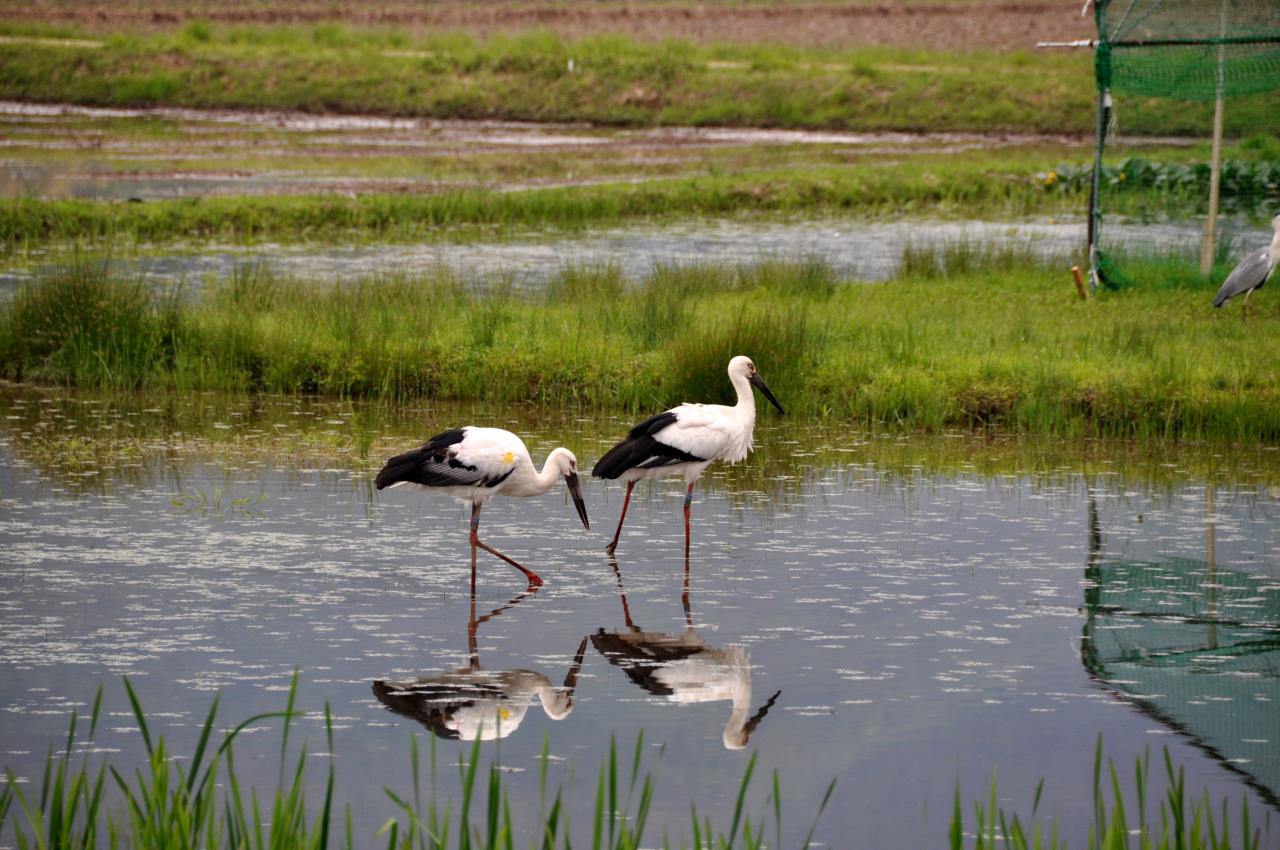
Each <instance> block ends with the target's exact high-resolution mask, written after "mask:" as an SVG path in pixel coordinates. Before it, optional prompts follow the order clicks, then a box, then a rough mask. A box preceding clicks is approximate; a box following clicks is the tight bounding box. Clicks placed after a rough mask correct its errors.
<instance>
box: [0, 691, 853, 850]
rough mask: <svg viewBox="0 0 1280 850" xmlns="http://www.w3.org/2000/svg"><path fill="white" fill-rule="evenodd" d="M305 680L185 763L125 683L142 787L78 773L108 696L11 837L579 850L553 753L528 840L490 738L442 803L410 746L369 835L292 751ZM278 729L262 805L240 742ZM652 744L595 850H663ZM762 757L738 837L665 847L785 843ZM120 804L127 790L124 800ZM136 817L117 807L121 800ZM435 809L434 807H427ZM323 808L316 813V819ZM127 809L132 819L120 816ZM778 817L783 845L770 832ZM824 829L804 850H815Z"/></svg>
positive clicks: (209, 732)
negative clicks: (318, 794) (245, 770)
mask: <svg viewBox="0 0 1280 850" xmlns="http://www.w3.org/2000/svg"><path fill="white" fill-rule="evenodd" d="M297 687H298V676H297V673H296V672H295V673H294V676H293V679H292V681H291V683H290V687H289V694H288V697H287V699H286V703H285V707H284V710H283V711H279V712H269V713H264V714H258V715H255V716H253V717H250V718H249V719H247V720H245V721H243V722H241V723H239V724H238V725H236V726H235V727H233V728H232V729H231V730H230V731H228V732H225V733H222V734H221V735H218V734H216V733H215V728H216V724H217V719H218V702H219V700H218V699H217V698H215V699H214V701H213V704H212V706H210V708H209V711H208V713H207V714H206V715H205V720H204V723H203V725H202V726H201V729H200V735H199V739H198V741H197V743H196V745H195V749H194V750H193V752H192V754H191V755H190V757H189V758H185V759H184V758H180V757H178V755H177V754H175V753H171V752H170V751H169V748H168V746H167V745H166V742H165V739H164V737H163V736H162V735H153V734H152V731H151V727H150V724H149V723H148V721H147V715H146V712H145V710H144V709H143V706H142V704H141V702H140V701H139V699H138V695H137V693H136V692H135V691H134V689H133V686H132V684H131V683H130V682H129V680H128V679H127V678H126V679H125V680H124V688H125V692H126V694H127V696H128V698H129V704H130V707H131V710H132V713H133V718H134V721H135V722H136V723H137V726H138V732H139V734H140V735H141V736H142V741H143V744H144V746H145V748H146V756H147V758H146V764H145V766H144V767H142V768H139V769H137V770H135V771H134V772H133V774H132V776H130V775H129V773H128V771H127V768H125V767H124V766H123V765H115V764H109V763H107V761H106V760H100V761H99V762H98V763H97V764H96V765H91V763H90V762H91V760H90V758H89V756H88V755H87V754H86V755H85V756H84V757H83V758H81V759H80V761H79V764H75V763H73V759H74V756H73V753H74V747H75V746H76V745H77V744H81V745H83V744H84V743H85V742H91V741H92V740H93V736H94V733H95V732H96V730H97V727H98V722H99V720H100V719H101V716H102V714H101V711H102V689H101V687H99V689H98V692H97V695H96V697H95V699H94V702H93V709H92V711H91V713H90V716H89V730H88V733H87V735H84V736H83V737H78V736H79V735H80V721H79V718H78V717H77V715H76V714H75V713H74V712H73V713H72V715H71V721H70V725H69V729H68V732H67V737H66V739H65V744H64V747H63V749H62V750H61V751H56V752H55V751H54V749H53V748H52V747H51V748H50V750H49V753H48V755H47V756H46V758H45V763H44V771H43V776H42V777H41V781H40V788H39V793H38V794H36V793H33V792H29V791H28V790H25V787H26V786H25V783H23V782H20V781H19V779H18V777H17V776H15V775H14V773H13V772H12V770H7V771H6V773H5V777H4V779H3V784H2V785H0V837H4V838H7V839H9V840H13V841H15V842H16V846H17V847H19V848H21V850H27V848H36V850H53V848H58V850H94V849H95V848H98V847H101V846H104V845H105V846H109V847H119V846H126V847H131V848H134V849H135V850H170V849H171V850H189V848H195V847H202V848H209V850H214V848H224V847H225V848H237V850H240V848H243V850H267V848H270V849H271V850H325V848H329V847H341V848H347V850H352V848H355V847H369V846H375V845H380V844H382V843H384V842H385V846H386V847H387V850H449V848H456V850H511V848H514V847H515V846H516V845H517V843H519V844H522V845H523V844H524V836H525V835H527V836H528V839H529V844H528V846H529V847H531V848H539V847H541V848H542V850H555V848H557V847H563V848H565V850H568V848H569V847H571V846H572V845H571V837H570V832H571V823H570V816H569V811H568V806H567V804H566V802H565V800H564V798H563V789H555V790H554V792H552V789H550V788H549V787H548V783H547V779H548V766H549V756H550V754H549V751H548V744H547V741H546V739H544V741H543V748H542V757H541V760H540V763H539V773H538V799H539V803H540V805H539V816H538V822H537V823H536V824H529V825H525V826H524V827H523V828H524V830H525V832H523V833H522V832H519V831H518V829H517V825H516V824H515V823H514V821H513V819H512V815H511V806H510V793H511V792H510V790H509V789H508V787H507V785H506V783H507V782H509V781H510V780H505V781H504V778H503V773H502V771H501V769H500V767H499V765H498V763H497V762H496V760H495V761H494V762H492V763H490V764H489V765H488V769H487V770H482V769H481V762H482V759H481V746H480V745H481V742H480V740H479V739H477V740H476V741H475V742H474V743H473V744H472V746H471V747H470V751H469V753H468V754H467V756H466V758H465V759H464V758H463V756H462V755H461V754H460V755H459V758H458V763H457V776H458V790H457V796H456V799H457V801H458V802H459V805H458V808H457V810H456V811H455V810H454V808H453V804H454V800H455V797H454V795H453V794H451V793H450V792H449V791H448V789H445V790H444V794H445V795H448V796H446V797H443V798H442V793H441V787H440V786H441V785H442V784H443V783H441V782H440V781H439V780H438V778H437V771H436V749H435V739H434V738H433V739H432V741H431V751H430V758H429V763H428V768H429V774H428V777H427V780H428V782H429V787H428V788H427V789H426V791H427V793H426V794H425V795H424V789H423V785H424V777H423V765H422V759H421V756H420V753H419V750H418V738H417V736H416V735H415V736H411V737H410V739H409V743H410V746H409V756H410V759H409V761H410V771H411V774H410V775H411V792H410V793H404V792H397V791H395V790H393V789H391V788H387V787H385V786H384V791H385V793H386V795H387V798H388V800H389V801H390V803H391V804H392V806H393V807H394V811H395V812H396V814H395V815H393V816H392V817H391V818H389V819H388V820H387V821H386V823H384V824H383V826H382V827H381V829H379V830H378V831H377V834H376V835H375V836H364V835H362V836H359V838H357V836H356V835H355V832H354V828H353V819H352V813H351V809H350V807H349V806H344V807H342V809H341V810H339V808H338V804H337V802H336V801H335V799H334V784H335V769H334V763H333V761H332V760H330V762H329V768H328V771H327V773H326V776H325V780H324V784H323V786H322V787H323V789H324V790H323V797H322V799H321V800H320V802H319V805H318V806H316V805H315V800H314V799H309V798H308V793H307V789H308V788H309V787H310V788H315V783H314V781H313V779H312V777H311V776H310V775H309V771H308V767H307V761H308V754H307V747H306V744H305V743H304V744H303V745H302V746H301V747H299V748H298V752H297V754H296V761H291V758H292V757H293V754H292V753H291V752H290V748H289V739H290V734H291V730H292V724H293V721H294V720H295V719H296V718H297V717H300V716H302V712H301V711H299V710H297V709H296V697H297ZM324 718H325V746H326V750H327V752H329V753H333V752H334V735H333V718H332V714H331V712H330V710H329V706H328V704H326V705H325V710H324ZM267 720H279V721H281V724H282V725H281V729H282V731H281V736H280V751H279V767H278V773H277V776H278V779H277V786H276V788H275V790H274V792H272V793H271V794H270V795H268V796H266V797H265V798H260V797H259V794H258V791H257V789H256V788H250V787H246V786H245V783H244V782H243V780H242V779H241V777H240V774H239V773H238V772H237V767H236V760H235V751H236V749H235V744H236V740H237V738H238V736H239V735H240V733H241V732H242V731H244V730H245V729H247V728H249V727H251V726H255V725H257V724H260V723H262V722H263V721H267ZM643 752H644V734H643V733H640V734H639V735H637V736H636V742H635V747H634V750H633V751H632V754H631V760H630V764H629V765H627V764H626V761H625V759H622V758H620V757H619V754H618V747H617V743H616V741H615V740H611V741H610V745H609V751H608V753H607V754H606V756H605V758H604V759H603V760H602V763H601V765H600V770H599V773H598V778H597V786H596V787H597V790H596V795H595V805H594V810H593V813H592V829H591V842H590V847H591V848H593V850H637V848H640V847H643V846H655V845H653V844H645V843H644V842H643V838H644V834H645V829H646V826H647V822H648V818H649V814H650V805H651V802H652V798H653V790H654V784H653V779H652V777H651V776H650V775H649V773H648V771H647V768H646V767H645V765H644V764H643ZM755 766H756V754H754V753H753V754H752V755H751V758H750V759H749V760H748V762H747V765H746V768H745V769H744V771H743V776H742V781H741V783H740V784H739V791H738V795H737V798H736V800H735V804H734V807H733V810H732V813H731V816H730V818H729V827H728V831H727V832H726V831H725V830H724V828H723V827H716V826H714V825H713V821H712V820H711V818H710V817H705V816H703V815H700V813H699V811H698V807H697V805H696V803H694V804H692V805H691V818H690V821H691V836H692V839H691V843H688V844H686V843H685V840H684V839H681V840H680V841H679V843H678V844H672V842H671V840H670V838H669V837H668V836H667V834H666V831H665V830H664V834H663V838H662V843H661V846H662V847H664V848H670V847H677V846H678V847H680V848H682V850H683V848H685V847H691V848H694V850H731V848H735V847H740V848H743V850H759V848H764V847H766V846H773V847H778V846H779V845H780V844H781V834H782V833H781V830H782V800H781V783H780V780H779V777H778V773H777V771H774V772H773V775H772V784H771V787H770V793H769V797H768V798H767V799H766V801H765V805H764V806H763V811H762V812H760V813H759V815H758V816H757V815H755V814H754V813H752V812H750V811H748V810H747V808H746V796H747V791H748V789H749V787H750V785H751V780H752V777H753V775H754V773H755ZM834 789H835V781H834V780H833V781H832V782H831V783H830V785H829V786H828V787H827V792H826V796H825V797H824V798H823V799H822V801H821V802H820V803H819V804H818V805H817V806H816V814H815V815H814V822H813V826H816V824H817V819H818V817H819V816H821V814H822V810H823V809H824V808H826V805H827V803H828V801H829V800H830V798H831V794H832V792H833V791H834ZM113 792H115V793H114V794H113ZM117 796H118V798H119V800H121V801H123V803H124V805H123V807H121V806H119V805H116V802H117V801H116V799H114V797H117ZM424 797H426V799H424ZM313 807H314V808H313ZM120 810H123V811H124V812H125V814H124V816H120V815H119V814H118V812H119V811H120ZM770 816H772V818H773V827H774V829H773V836H776V843H774V844H772V845H770V844H768V840H769V838H770V836H769V835H768V834H767V833H768V832H769V830H768V828H767V826H766V824H767V823H768V820H769V817H770ZM813 826H811V827H810V829H809V834H808V836H806V838H805V840H804V844H803V845H802V848H808V847H809V846H810V844H811V841H812V837H813Z"/></svg>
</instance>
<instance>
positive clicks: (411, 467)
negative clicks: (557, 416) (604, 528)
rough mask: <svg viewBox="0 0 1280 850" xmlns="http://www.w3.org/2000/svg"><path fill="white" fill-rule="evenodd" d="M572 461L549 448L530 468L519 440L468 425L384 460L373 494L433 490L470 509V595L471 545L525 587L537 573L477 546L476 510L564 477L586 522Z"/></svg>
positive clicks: (495, 430) (533, 584) (473, 557)
mask: <svg viewBox="0 0 1280 850" xmlns="http://www.w3.org/2000/svg"><path fill="white" fill-rule="evenodd" d="M577 469H578V460H577V458H575V457H574V456H573V452H571V451H569V450H568V449H565V448H559V449H553V450H552V452H551V454H549V455H547V460H546V462H545V463H544V464H543V465H542V469H541V470H538V469H535V468H534V466H533V459H532V458H530V457H529V450H528V449H527V448H525V445H524V441H523V440H521V439H520V438H519V437H517V436H516V435H515V434H512V433H511V432H510V431H505V430H503V429H502V428H477V427H476V426H474V425H468V426H467V427H465V428H454V429H452V430H449V431H444V432H441V433H439V434H437V435H435V436H434V437H432V438H431V439H430V440H427V441H426V442H425V443H423V444H422V445H421V446H419V447H418V448H416V449H413V450H412V451H408V452H405V453H404V454H400V455H396V456H395V457H393V458H391V459H390V460H389V461H387V463H386V465H385V466H384V467H383V468H382V471H381V472H379V473H378V478H377V482H376V483H377V486H378V489H379V490H382V489H386V488H392V487H399V486H402V485H409V486H411V487H414V488H416V489H420V490H434V491H436V492H438V493H444V494H445V495H447V496H452V497H453V498H455V499H458V500H459V501H461V502H466V503H467V504H470V505H471V585H472V592H473V593H474V592H475V564H476V547H479V548H481V549H484V550H485V551H486V552H489V553H491V554H493V555H497V556H498V557H499V558H501V559H502V560H504V561H506V562H507V563H508V564H511V566H513V567H515V568H516V569H518V570H520V571H521V572H522V573H524V574H525V576H526V577H527V578H528V579H529V586H530V587H537V586H538V585H541V584H542V579H541V578H539V577H538V575H537V573H534V572H532V571H531V570H528V569H526V568H525V567H524V566H523V565H522V564H520V563H519V562H518V561H513V560H512V559H511V558H508V557H507V556H506V555H504V554H502V553H501V552H499V551H498V550H497V549H494V548H493V547H492V546H489V545H488V544H487V543H482V542H480V538H479V527H480V508H481V506H483V505H484V504H485V503H486V502H488V501H489V500H490V499H492V498H493V497H494V496H537V495H540V494H542V493H545V492H547V491H548V490H550V489H551V487H552V485H554V484H555V483H556V479H558V478H564V480H565V483H566V485H567V486H568V488H569V494H570V495H571V496H572V497H573V503H574V507H575V508H577V511H578V516H579V517H581V518H582V524H583V526H585V527H587V528H590V525H588V523H587V509H586V507H585V505H584V504H583V502H582V488H581V486H580V485H579V483H578V472H577Z"/></svg>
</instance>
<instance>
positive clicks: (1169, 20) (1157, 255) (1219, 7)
mask: <svg viewBox="0 0 1280 850" xmlns="http://www.w3.org/2000/svg"><path fill="white" fill-rule="evenodd" d="M1094 14H1095V19H1096V23H1097V27H1098V40H1097V42H1096V43H1095V46H1094V47H1095V53H1094V65H1095V75H1096V81H1097V87H1098V117H1097V148H1096V153H1095V158H1094V166H1093V168H1092V173H1091V181H1092V184H1091V187H1090V188H1091V192H1090V202H1089V233H1088V237H1089V257H1090V266H1091V281H1092V283H1093V285H1094V286H1095V287H1096V286H1098V285H1102V286H1104V287H1107V288H1118V287H1122V286H1124V285H1126V284H1128V283H1131V282H1133V280H1134V278H1135V272H1134V268H1135V267H1136V265H1137V259H1138V258H1139V257H1142V258H1143V259H1144V260H1150V259H1156V260H1159V261H1161V262H1165V263H1168V262H1179V261H1185V262H1190V263H1194V262H1195V260H1196V258H1197V257H1198V255H1199V252H1200V248H1201V238H1202V235H1201V231H1200V227H1199V226H1198V225H1197V223H1196V222H1197V220H1198V219H1199V218H1200V217H1202V216H1204V214H1205V212H1206V210H1207V207H1208V202H1209V184H1210V173H1211V169H1210V166H1209V163H1208V162H1207V161H1205V160H1204V159H1200V160H1196V158H1195V154H1194V152H1188V153H1184V154H1182V155H1177V156H1171V157H1168V158H1167V159H1166V160H1163V161H1162V160H1161V159H1160V158H1159V157H1154V158H1153V157H1151V156H1144V155H1143V154H1142V153H1141V152H1140V151H1141V149H1131V150H1129V151H1124V152H1121V151H1119V150H1118V149H1117V147H1116V145H1115V144H1114V143H1113V142H1112V139H1113V137H1114V133H1115V129H1116V126H1117V124H1118V125H1119V129H1120V132H1121V133H1123V134H1124V136H1125V138H1127V139H1145V140H1147V141H1148V143H1150V142H1151V137H1153V136H1158V135H1160V134H1161V133H1162V132H1167V130H1168V128H1170V127H1173V128H1176V129H1177V132H1178V134H1179V135H1183V136H1186V135H1189V136H1190V137H1191V138H1196V137H1199V138H1200V139H1203V140H1205V141H1207V140H1208V139H1209V138H1210V136H1211V135H1212V132H1213V116H1214V106H1215V104H1216V102H1218V101H1222V109H1223V113H1224V115H1225V116H1227V121H1226V123H1227V126H1228V127H1229V132H1230V133H1231V134H1232V135H1233V136H1235V137H1236V139H1237V141H1239V140H1243V144H1238V143H1237V144H1234V145H1232V146H1231V147H1230V150H1229V151H1228V152H1227V154H1226V158H1225V159H1224V161H1223V163H1222V168H1221V175H1222V177H1221V182H1220V195H1219V197H1220V202H1219V209H1220V210H1221V211H1222V212H1223V218H1222V219H1220V220H1219V221H1218V225H1217V227H1215V237H1216V239H1215V243H1214V244H1215V246H1216V251H1217V253H1218V254H1219V255H1220V259H1221V260H1222V261H1223V262H1226V261H1227V260H1228V259H1229V258H1230V256H1231V255H1232V254H1233V253H1234V252H1237V251H1239V250H1241V249H1242V248H1245V247H1251V246H1252V243H1253V242H1255V241H1257V240H1258V239H1259V238H1262V230H1263V228H1264V224H1265V221H1267V220H1269V218H1270V216H1271V215H1272V214H1274V212H1276V211H1280V137H1277V133H1276V128H1277V127H1278V126H1280V123H1277V121H1276V120H1274V119H1271V118H1267V119H1265V120H1259V117H1262V116H1273V115H1280V93H1278V90H1280V0H1095V2H1094ZM1233 113H1234V115H1233ZM1130 147H1132V146H1130ZM1153 148H1155V149H1159V148H1160V146H1159V145H1158V144H1157V145H1153ZM1175 220H1177V221H1180V222H1181V224H1178V225H1175V224H1171V221H1175ZM1144 226H1145V227H1147V228H1148V232H1147V233H1145V234H1144V233H1143V228H1144ZM1255 247H1256V246H1255Z"/></svg>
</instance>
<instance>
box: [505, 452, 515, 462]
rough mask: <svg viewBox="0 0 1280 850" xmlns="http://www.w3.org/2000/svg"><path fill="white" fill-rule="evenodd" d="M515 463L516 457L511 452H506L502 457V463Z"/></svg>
mask: <svg viewBox="0 0 1280 850" xmlns="http://www.w3.org/2000/svg"><path fill="white" fill-rule="evenodd" d="M515 461H516V456H515V454H513V453H512V452H507V453H506V454H505V455H503V456H502V462H503V463H515Z"/></svg>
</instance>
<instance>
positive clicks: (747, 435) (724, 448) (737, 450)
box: [591, 355, 786, 562]
mask: <svg viewBox="0 0 1280 850" xmlns="http://www.w3.org/2000/svg"><path fill="white" fill-rule="evenodd" d="M729 381H730V382H731V383H732V384H733V389H734V391H735V392H736V393H737V394H738V403H737V404H735V405H734V406H733V407H728V406H726V405H723V404H682V405H680V406H678V407H673V408H671V409H670V410H668V411H665V412H663V413H659V414H657V415H656V416H650V417H649V418H648V419H646V420H644V421H643V422H641V423H640V424H639V425H637V426H635V427H634V428H632V429H631V433H629V434H627V438H626V439H625V440H623V441H622V442H620V443H618V444H617V445H616V446H614V447H613V448H611V449H609V451H607V452H605V454H604V456H603V457H601V458H600V460H598V461H596V465H595V467H593V468H592V470H591V474H592V475H594V476H596V477H597V478H620V479H622V480H623V481H625V482H627V495H626V497H625V498H624V499H623V500H622V515H621V516H619V517H618V529H617V531H615V532H614V533H613V540H612V541H610V543H609V545H608V547H607V548H606V550H605V551H607V552H608V553H609V554H610V555H612V554H613V553H614V550H615V549H617V548H618V536H619V535H620V534H622V521H623V520H624V519H626V518H627V505H629V504H630V503H631V490H632V488H634V487H635V486H636V482H637V481H639V480H641V479H643V478H658V477H659V476H662V475H676V474H679V475H683V476H684V480H685V484H686V485H687V487H686V489H685V495H684V556H685V560H686V562H687V561H688V558H689V505H690V503H691V502H692V501H693V485H694V482H696V481H697V480H698V478H699V476H701V475H702V472H703V470H705V469H706V468H707V467H708V466H709V465H710V464H711V462H712V461H713V460H726V461H728V462H729V463H737V462H738V461H740V460H742V459H743V458H745V457H746V456H747V452H749V451H751V432H752V430H753V429H754V428H755V424H756V399H755V396H754V395H753V394H752V392H751V388H752V387H756V388H757V389H759V390H760V392H762V393H764V397H765V398H767V399H769V401H770V402H772V404H773V406H774V407H776V408H778V412H779V413H782V414H785V413H786V411H784V410H783V409H782V405H781V404H779V403H778V400H777V399H776V398H774V397H773V393H772V392H770V391H769V388H768V387H767V386H765V383H764V379H763V378H761V377H760V373H759V372H757V371H756V364H754V363H752V362H751V358H750V357H743V356H742V355H738V356H737V357H735V358H733V359H732V360H730V361H729Z"/></svg>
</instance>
